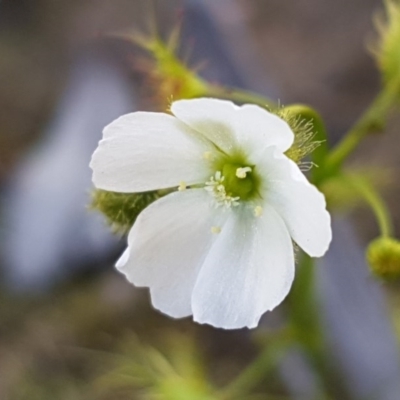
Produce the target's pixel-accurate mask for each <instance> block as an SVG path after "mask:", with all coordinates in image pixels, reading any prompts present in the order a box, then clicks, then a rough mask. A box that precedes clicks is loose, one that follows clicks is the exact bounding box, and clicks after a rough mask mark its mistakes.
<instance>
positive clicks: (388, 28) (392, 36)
mask: <svg viewBox="0 0 400 400" xmlns="http://www.w3.org/2000/svg"><path fill="white" fill-rule="evenodd" d="M384 4H385V15H378V16H377V17H376V19H375V21H376V26H377V29H378V32H379V40H378V43H377V44H375V45H373V46H372V51H373V53H374V55H375V57H376V59H377V62H378V66H379V68H380V70H381V72H382V76H383V79H384V82H385V84H386V85H389V84H396V85H397V86H398V85H399V82H400V48H399V43H400V2H399V1H398V0H385V1H384ZM399 94H400V90H399Z"/></svg>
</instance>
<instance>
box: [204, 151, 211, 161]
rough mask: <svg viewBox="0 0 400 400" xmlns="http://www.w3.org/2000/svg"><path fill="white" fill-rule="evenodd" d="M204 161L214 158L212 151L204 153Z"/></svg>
mask: <svg viewBox="0 0 400 400" xmlns="http://www.w3.org/2000/svg"><path fill="white" fill-rule="evenodd" d="M203 158H204V160H211V159H212V158H213V154H212V152H211V151H205V152H204V153H203Z"/></svg>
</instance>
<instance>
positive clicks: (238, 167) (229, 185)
mask: <svg viewBox="0 0 400 400" xmlns="http://www.w3.org/2000/svg"><path fill="white" fill-rule="evenodd" d="M220 169H221V170H219V171H217V172H216V173H215V175H214V176H212V177H211V178H210V180H209V181H208V182H206V184H205V189H206V190H207V191H208V192H210V193H211V194H212V195H213V196H214V198H215V200H216V201H217V206H225V207H228V208H229V207H235V206H237V205H239V202H240V201H246V200H250V199H253V198H254V197H255V196H256V194H257V192H258V191H257V188H258V186H259V185H258V183H259V179H258V175H257V173H256V172H255V171H254V167H249V166H246V165H243V164H239V163H232V162H226V163H224V164H222V165H221V167H220Z"/></svg>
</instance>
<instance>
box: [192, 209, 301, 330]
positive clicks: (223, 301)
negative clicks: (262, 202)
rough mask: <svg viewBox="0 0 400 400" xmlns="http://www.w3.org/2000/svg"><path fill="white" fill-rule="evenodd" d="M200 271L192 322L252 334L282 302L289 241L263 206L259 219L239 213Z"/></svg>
mask: <svg viewBox="0 0 400 400" xmlns="http://www.w3.org/2000/svg"><path fill="white" fill-rule="evenodd" d="M219 236H220V237H219V238H218V241H216V242H215V244H214V245H213V247H212V248H211V250H210V252H209V254H208V256H207V258H206V260H205V261H204V264H203V266H202V267H201V270H200V273H199V276H198V279H197V282H196V285H195V288H194V291H193V297H192V309H193V317H194V320H195V321H197V322H200V323H207V324H210V325H213V326H215V327H220V328H225V329H237V328H242V327H248V328H254V327H256V326H257V324H258V321H259V319H260V317H261V315H262V314H263V313H264V312H266V311H268V310H272V309H273V308H274V307H275V306H277V305H278V304H279V303H281V302H282V300H283V299H284V298H285V297H286V295H287V293H288V292H289V289H290V286H291V284H292V281H293V277H294V255H293V247H292V241H291V239H290V236H289V233H288V231H287V228H286V226H285V224H284V222H283V221H282V219H281V218H280V216H279V215H278V214H277V213H276V212H275V211H274V209H273V208H272V207H270V206H268V205H266V207H265V208H264V210H263V214H262V215H261V216H260V217H254V216H253V214H252V210H249V209H245V210H238V212H236V213H235V214H234V215H232V216H231V217H230V218H229V220H228V221H227V222H226V224H225V227H224V228H223V229H222V231H221V233H220V235H219Z"/></svg>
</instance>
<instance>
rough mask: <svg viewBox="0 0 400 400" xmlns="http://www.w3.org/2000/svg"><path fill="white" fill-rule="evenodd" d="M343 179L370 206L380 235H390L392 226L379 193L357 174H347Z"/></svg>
mask: <svg viewBox="0 0 400 400" xmlns="http://www.w3.org/2000/svg"><path fill="white" fill-rule="evenodd" d="M345 179H346V180H347V181H348V182H349V183H350V184H351V185H352V186H353V187H354V188H355V189H356V190H357V191H358V192H359V193H360V194H361V195H362V197H363V198H364V200H365V201H366V202H367V203H368V205H369V206H370V207H371V209H372V211H373V213H374V214H375V217H376V220H377V222H378V225H379V229H380V231H381V235H382V236H385V237H390V236H392V233H393V227H392V221H391V218H390V213H389V210H388V208H387V206H386V204H385V202H384V201H383V199H382V197H381V196H380V194H379V193H378V192H377V191H376V190H375V188H374V187H373V186H372V185H371V184H370V183H369V182H368V181H367V180H365V179H363V178H361V177H359V176H357V177H352V176H349V175H347V176H345Z"/></svg>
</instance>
